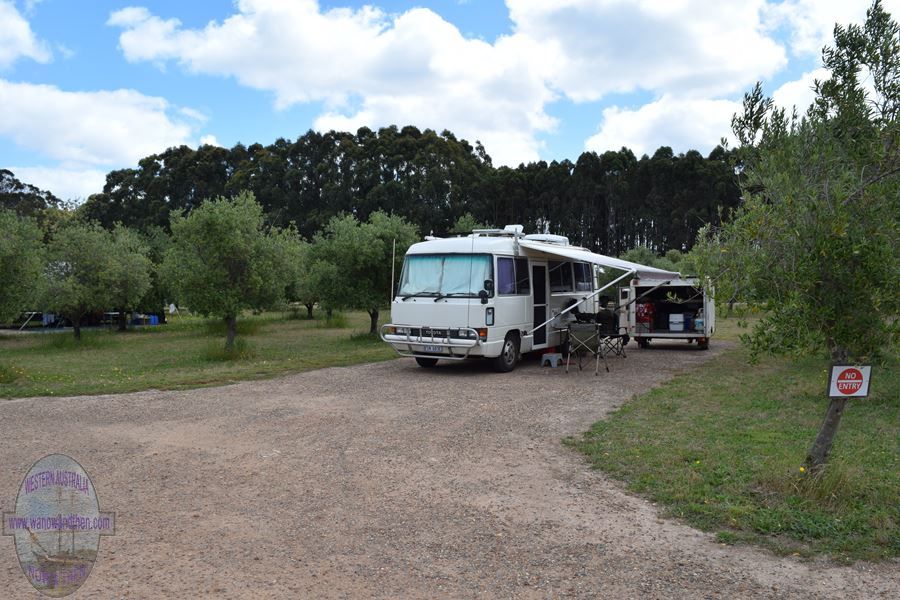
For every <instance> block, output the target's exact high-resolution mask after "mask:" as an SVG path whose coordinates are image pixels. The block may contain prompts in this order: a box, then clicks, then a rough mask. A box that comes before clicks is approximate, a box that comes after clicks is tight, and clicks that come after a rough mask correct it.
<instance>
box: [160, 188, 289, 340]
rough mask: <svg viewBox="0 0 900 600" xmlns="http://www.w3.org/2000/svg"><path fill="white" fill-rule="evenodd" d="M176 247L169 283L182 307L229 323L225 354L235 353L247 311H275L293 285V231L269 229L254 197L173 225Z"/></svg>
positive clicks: (171, 251) (211, 206)
mask: <svg viewBox="0 0 900 600" xmlns="http://www.w3.org/2000/svg"><path fill="white" fill-rule="evenodd" d="M171 229H172V241H171V245H170V246H169V248H168V250H167V251H166V254H165V259H164V260H163V266H162V268H163V272H164V277H165V279H166V281H167V282H168V284H169V285H170V286H171V288H172V289H173V290H174V292H175V294H176V295H177V297H178V299H179V301H180V302H184V303H186V304H187V305H188V306H189V308H190V309H191V310H193V311H196V312H198V313H200V314H202V315H207V316H210V315H211V316H218V317H221V318H222V319H224V321H225V324H226V328H227V337H226V340H225V349H226V350H228V351H231V350H233V349H234V338H235V335H236V333H237V318H238V316H239V315H240V314H241V313H242V312H243V311H244V310H247V309H253V310H263V309H267V308H273V307H275V306H276V305H277V304H278V303H279V302H280V301H281V300H282V299H283V298H284V292H285V287H286V285H287V284H288V283H289V282H290V278H291V272H290V268H289V266H288V265H289V264H290V260H289V259H288V257H287V253H288V252H290V251H291V246H292V245H294V244H296V243H297V241H298V240H297V239H296V234H295V233H294V232H293V231H283V230H277V229H267V228H266V227H265V226H264V216H263V210H262V207H261V206H260V205H259V203H257V202H256V199H255V198H254V196H253V194H252V193H250V192H246V191H244V192H241V193H240V194H238V195H237V196H235V197H233V198H223V197H219V198H216V199H214V200H209V201H207V202H204V203H203V204H202V205H200V206H199V207H198V208H195V209H194V210H193V211H192V212H191V213H190V214H188V215H184V214H177V215H174V216H173V217H172V219H171Z"/></svg>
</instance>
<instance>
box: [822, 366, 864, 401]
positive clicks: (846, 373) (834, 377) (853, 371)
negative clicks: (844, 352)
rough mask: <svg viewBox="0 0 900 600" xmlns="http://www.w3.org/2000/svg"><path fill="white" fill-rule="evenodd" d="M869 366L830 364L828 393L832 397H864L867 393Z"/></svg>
mask: <svg viewBox="0 0 900 600" xmlns="http://www.w3.org/2000/svg"><path fill="white" fill-rule="evenodd" d="M871 375H872V367H871V366H868V365H867V366H854V365H832V366H831V377H830V378H829V381H830V384H829V386H828V395H829V396H830V397H832V398H865V397H866V396H868V395H869V380H870V378H871Z"/></svg>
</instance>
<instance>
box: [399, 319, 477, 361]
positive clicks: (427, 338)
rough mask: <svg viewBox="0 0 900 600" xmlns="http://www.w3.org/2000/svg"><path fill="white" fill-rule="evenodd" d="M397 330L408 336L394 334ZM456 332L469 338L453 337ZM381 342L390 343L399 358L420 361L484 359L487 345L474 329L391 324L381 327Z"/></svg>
mask: <svg viewBox="0 0 900 600" xmlns="http://www.w3.org/2000/svg"><path fill="white" fill-rule="evenodd" d="M398 328H402V329H406V330H408V331H409V333H395V332H396V330H397V329H398ZM454 332H455V333H457V335H458V334H466V335H468V336H470V337H457V335H454V336H451V333H454ZM381 339H382V340H383V341H385V342H387V343H388V344H390V345H391V347H392V348H394V350H396V351H397V354H399V355H400V356H408V357H418V358H444V359H448V360H463V359H466V358H472V357H473V356H482V355H483V352H482V350H483V347H484V346H485V342H484V341H483V340H482V339H481V338H480V337H479V335H478V330H476V329H474V328H472V327H452V328H450V327H446V328H436V327H425V326H422V327H410V326H408V325H395V324H393V323H388V324H386V325H382V326H381Z"/></svg>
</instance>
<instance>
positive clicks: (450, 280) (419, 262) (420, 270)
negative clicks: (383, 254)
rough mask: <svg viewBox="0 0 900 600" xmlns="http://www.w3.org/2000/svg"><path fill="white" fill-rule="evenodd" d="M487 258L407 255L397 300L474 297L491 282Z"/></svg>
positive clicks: (477, 255)
mask: <svg viewBox="0 0 900 600" xmlns="http://www.w3.org/2000/svg"><path fill="white" fill-rule="evenodd" d="M493 278H494V277H493V266H492V261H491V255H490V254H408V255H407V256H406V260H404V261H403V273H402V274H401V275H400V290H399V291H398V292H397V293H398V295H400V296H463V297H465V296H472V297H474V296H477V295H478V292H480V291H481V290H482V289H484V281H485V280H486V279H493Z"/></svg>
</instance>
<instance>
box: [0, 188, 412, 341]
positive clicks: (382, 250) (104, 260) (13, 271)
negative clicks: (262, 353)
mask: <svg viewBox="0 0 900 600" xmlns="http://www.w3.org/2000/svg"><path fill="white" fill-rule="evenodd" d="M170 229H171V235H169V234H167V233H166V232H165V231H163V230H162V229H161V228H155V229H152V230H151V233H150V234H146V233H142V232H138V231H136V230H134V229H131V228H128V227H126V226H124V225H121V224H115V225H114V226H113V228H112V229H111V230H108V229H104V228H103V227H102V226H100V225H99V224H98V223H96V222H93V221H86V220H84V219H83V218H81V215H79V214H78V213H75V214H74V215H73V216H72V217H71V218H70V219H69V220H68V221H66V222H64V223H62V224H61V225H60V226H58V227H56V228H54V230H53V231H50V232H46V235H47V236H49V239H48V241H46V242H45V241H44V237H45V232H42V231H41V228H40V226H39V224H38V222H37V220H36V219H35V218H34V217H31V216H23V215H17V214H16V213H14V212H12V211H10V210H6V209H0V230H2V231H3V232H4V236H3V238H2V242H0V321H2V320H5V319H10V318H13V317H15V316H17V315H18V314H19V313H20V312H21V311H23V310H26V309H29V308H36V307H40V308H41V309H42V310H44V311H47V312H53V313H57V314H59V315H61V316H63V317H65V318H67V319H68V320H70V321H71V322H72V324H73V326H74V332H75V337H76V338H79V339H80V337H81V327H80V326H81V322H82V319H83V318H84V317H85V316H86V315H88V314H92V313H97V312H103V311H107V310H111V309H116V310H117V311H118V313H119V328H120V330H124V329H126V326H127V316H126V315H127V314H128V313H129V312H130V311H132V310H134V309H137V308H141V307H143V308H144V309H145V310H147V309H149V310H148V312H160V311H161V309H162V307H163V305H164V303H165V302H166V301H172V300H177V301H178V302H180V303H184V304H186V305H187V306H189V307H190V308H191V310H193V311H195V312H198V313H200V314H202V315H207V316H216V317H220V318H222V319H224V320H225V323H226V325H227V338H226V349H228V350H231V349H232V348H233V345H234V339H235V333H236V331H237V328H236V321H237V318H238V317H239V316H240V315H241V313H242V312H243V311H245V310H264V309H270V308H275V307H278V306H280V305H283V303H284V302H286V301H297V302H301V303H303V304H305V305H306V306H307V308H308V310H309V316H310V317H311V316H312V307H313V305H315V304H320V305H322V306H323V307H325V308H326V310H327V311H328V313H329V314H330V313H331V311H332V310H334V309H343V308H352V309H364V310H366V311H368V313H369V315H370V317H371V331H372V333H374V332H376V331H377V323H378V317H379V308H380V307H381V306H383V305H384V304H385V303H386V302H387V299H388V297H389V294H390V283H391V282H390V276H391V267H392V264H394V266H397V264H399V262H398V263H392V262H391V257H392V254H394V255H395V257H396V260H397V261H399V260H402V257H403V254H404V253H405V252H406V249H407V248H408V247H409V245H410V244H412V243H413V242H414V241H416V239H418V232H417V231H416V228H415V226H413V225H411V224H410V223H408V222H407V221H406V220H404V219H403V218H401V217H397V216H392V215H387V214H385V213H382V212H375V213H372V214H371V215H370V217H369V220H368V221H365V222H360V221H358V220H357V219H356V218H355V217H353V216H352V215H341V216H337V217H334V218H332V219H331V220H330V221H329V222H328V223H327V225H326V227H325V228H324V229H323V230H322V231H320V232H318V233H316V235H315V236H314V237H313V241H312V242H306V241H304V240H303V239H302V238H301V237H300V235H299V233H298V232H297V230H296V228H294V227H285V228H279V227H271V226H267V225H266V223H265V215H264V212H263V209H262V206H261V205H260V204H259V203H258V202H256V200H255V198H254V197H253V194H252V193H250V192H242V193H240V194H238V195H237V196H235V197H234V198H230V199H226V198H222V197H220V198H216V199H213V200H211V201H208V202H205V203H203V204H202V205H201V206H200V207H198V208H197V209H196V210H194V211H192V212H190V213H189V214H174V215H172V219H171V222H170Z"/></svg>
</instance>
